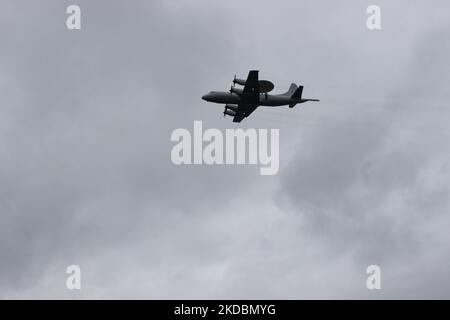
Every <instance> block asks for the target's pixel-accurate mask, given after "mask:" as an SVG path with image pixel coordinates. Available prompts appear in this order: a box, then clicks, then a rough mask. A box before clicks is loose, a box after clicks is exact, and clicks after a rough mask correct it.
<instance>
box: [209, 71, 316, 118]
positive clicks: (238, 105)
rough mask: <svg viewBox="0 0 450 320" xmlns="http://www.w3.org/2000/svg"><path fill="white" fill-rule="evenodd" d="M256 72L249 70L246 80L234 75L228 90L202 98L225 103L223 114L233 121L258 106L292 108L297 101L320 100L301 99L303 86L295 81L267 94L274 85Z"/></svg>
mask: <svg viewBox="0 0 450 320" xmlns="http://www.w3.org/2000/svg"><path fill="white" fill-rule="evenodd" d="M258 73H259V71H258V70H250V72H249V73H248V77H247V80H244V79H237V78H236V76H234V80H233V85H232V86H231V89H230V91H229V92H223V91H211V92H210V93H208V94H205V95H204V96H202V99H203V100H205V101H207V102H214V103H221V104H225V110H224V111H223V116H224V117H225V116H231V117H233V122H241V121H242V120H243V119H245V118H247V117H248V116H249V115H250V114H251V113H252V112H253V111H255V110H256V108H258V107H259V106H267V107H280V106H287V105H288V106H289V108H293V107H294V106H295V105H296V104H298V103H304V102H307V101H320V100H317V99H303V98H302V93H303V86H300V87H297V85H296V84H295V83H292V84H291V86H290V87H289V90H288V91H287V92H286V93H283V94H268V92H270V91H272V90H273V88H274V85H273V83H272V82H270V81H267V80H259V74H258ZM236 84H238V85H241V86H244V88H243V89H239V88H236V87H235V86H236Z"/></svg>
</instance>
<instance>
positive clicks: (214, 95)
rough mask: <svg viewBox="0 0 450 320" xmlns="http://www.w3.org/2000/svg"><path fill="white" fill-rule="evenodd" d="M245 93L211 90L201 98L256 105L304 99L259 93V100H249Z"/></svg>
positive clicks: (282, 103) (272, 104) (271, 105)
mask: <svg viewBox="0 0 450 320" xmlns="http://www.w3.org/2000/svg"><path fill="white" fill-rule="evenodd" d="M249 98H250V97H247V96H246V95H245V94H237V93H234V92H233V93H230V92H223V91H212V92H210V93H208V94H205V95H204V96H203V97H202V99H203V100H206V101H208V102H214V103H221V104H239V103H249V104H252V103H256V104H257V105H258V106H267V107H280V106H286V105H292V104H297V103H303V102H306V101H308V100H306V99H294V98H291V97H289V96H286V95H282V94H280V95H276V94H275V95H272V94H267V93H261V94H259V101H253V100H249Z"/></svg>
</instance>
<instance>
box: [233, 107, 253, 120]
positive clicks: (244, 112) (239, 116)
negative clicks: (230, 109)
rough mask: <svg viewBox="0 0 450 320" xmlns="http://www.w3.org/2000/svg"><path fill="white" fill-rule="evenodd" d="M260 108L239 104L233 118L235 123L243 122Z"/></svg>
mask: <svg viewBox="0 0 450 320" xmlns="http://www.w3.org/2000/svg"><path fill="white" fill-rule="evenodd" d="M256 108H258V105H249V104H239V105H238V109H237V110H236V115H235V116H234V118H233V122H241V121H242V120H243V119H244V118H247V117H248V116H249V115H250V114H251V113H252V112H253V111H255V110H256Z"/></svg>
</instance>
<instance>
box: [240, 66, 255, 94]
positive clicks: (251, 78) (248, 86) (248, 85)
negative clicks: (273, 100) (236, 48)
mask: <svg viewBox="0 0 450 320" xmlns="http://www.w3.org/2000/svg"><path fill="white" fill-rule="evenodd" d="M258 72H259V71H257V70H250V72H249V73H248V77H247V81H246V82H245V86H244V90H243V92H244V93H247V94H255V95H256V96H257V97H259V79H258Z"/></svg>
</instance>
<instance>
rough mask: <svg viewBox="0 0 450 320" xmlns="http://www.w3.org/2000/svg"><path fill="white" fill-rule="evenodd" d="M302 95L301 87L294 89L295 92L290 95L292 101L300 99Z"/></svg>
mask: <svg viewBox="0 0 450 320" xmlns="http://www.w3.org/2000/svg"><path fill="white" fill-rule="evenodd" d="M302 93H303V86H300V87H298V88H296V90H295V92H294V93H293V94H292V96H291V97H292V98H293V99H301V98H302Z"/></svg>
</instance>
